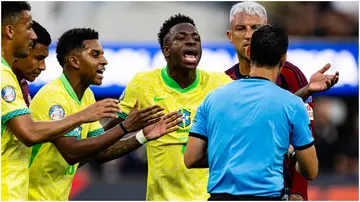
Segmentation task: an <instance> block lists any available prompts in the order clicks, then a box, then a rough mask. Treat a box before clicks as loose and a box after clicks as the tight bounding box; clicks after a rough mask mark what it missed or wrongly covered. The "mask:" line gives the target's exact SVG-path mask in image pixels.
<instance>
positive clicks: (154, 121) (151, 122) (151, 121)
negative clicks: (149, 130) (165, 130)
mask: <svg viewBox="0 0 360 202" xmlns="http://www.w3.org/2000/svg"><path fill="white" fill-rule="evenodd" d="M160 120H161V118H160V117H159V118H157V119H152V120H150V121H148V122H147V123H146V126H148V125H151V124H154V123H157V122H159V121H160Z"/></svg>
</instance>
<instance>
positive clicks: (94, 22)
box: [30, 1, 359, 200]
mask: <svg viewBox="0 0 360 202" xmlns="http://www.w3.org/2000/svg"><path fill="white" fill-rule="evenodd" d="M30 3H31V5H32V8H33V10H32V13H33V19H35V20H37V21H38V22H39V23H40V24H42V25H44V27H45V28H47V29H48V31H49V32H50V34H51V36H52V39H53V41H54V43H53V44H52V46H51V49H50V56H49V58H48V59H47V60H46V62H47V70H46V71H45V72H43V73H42V75H41V76H40V77H39V78H38V80H37V81H36V82H34V83H32V84H31V85H30V88H31V94H32V95H33V94H34V93H36V92H37V90H38V89H39V88H40V87H41V86H42V85H43V84H44V83H47V82H49V81H51V80H53V79H55V78H57V77H58V76H59V75H60V73H61V71H62V69H61V67H60V66H59V64H58V63H57V60H56V57H55V50H54V48H55V44H56V41H57V38H58V37H59V36H60V35H61V34H62V33H63V32H64V31H66V30H68V29H71V28H75V27H91V28H93V29H95V30H97V31H99V33H100V40H101V42H102V44H103V46H104V49H105V56H106V57H107V60H108V61H109V65H108V66H107V68H106V71H105V73H104V77H105V78H104V81H103V85H102V86H101V87H94V88H93V90H94V92H95V95H96V97H97V99H102V98H104V97H114V98H118V97H119V96H120V94H121V92H122V90H123V89H124V87H125V86H126V84H127V82H129V81H130V79H131V78H132V77H133V76H134V75H135V73H136V72H139V71H144V70H149V69H153V68H161V67H163V66H164V64H165V61H164V59H163V56H162V54H161V52H160V49H159V45H158V43H157V32H158V30H159V29H160V27H161V25H162V23H163V21H164V20H166V19H168V18H169V17H170V16H172V15H174V14H176V13H179V12H180V13H182V14H186V15H189V16H190V17H192V18H193V19H194V20H195V23H196V25H197V27H198V30H199V32H200V35H201V37H202V42H203V56H202V60H201V62H200V68H203V69H206V70H209V71H224V70H226V69H227V68H229V67H230V66H231V65H233V64H235V63H236V62H237V58H236V55H235V52H234V51H233V49H232V47H231V46H230V44H229V43H228V41H227V38H226V35H225V31H226V29H227V28H228V24H229V11H230V8H231V6H232V5H233V4H235V3H236V2H106V1H101V2H97V1H93V2H85V1H81V2H66V1H56V2H51V1H48V2H30ZM261 3H262V4H263V5H264V6H265V7H266V9H267V12H268V16H269V22H270V23H275V24H279V25H281V26H283V27H284V28H286V30H287V31H288V33H289V35H290V36H291V41H290V47H289V51H288V60H289V61H291V62H292V63H294V64H295V65H297V66H298V67H299V68H300V69H301V70H302V71H303V72H304V73H305V75H306V76H307V78H308V79H309V78H310V75H311V74H312V73H314V72H315V71H317V70H318V69H320V68H321V67H323V65H325V64H326V63H327V62H330V63H331V64H332V67H331V69H330V71H329V73H334V72H335V71H339V72H340V81H339V83H338V84H337V85H336V87H334V88H333V89H332V90H330V91H328V92H326V93H321V94H317V95H315V96H314V99H315V104H316V106H315V107H316V108H315V115H314V116H315V124H316V126H315V127H316V131H315V135H316V137H315V139H316V143H315V144H316V147H317V152H318V158H319V162H320V174H319V177H318V178H317V179H316V180H315V181H314V182H311V183H310V188H309V197H310V200H359V198H358V197H359V160H358V156H359V113H358V112H359V104H358V103H359V68H358V65H359V59H358V56H359V50H358V48H359V47H358V46H359V44H358V35H359V31H358V30H359V20H358V19H359V16H358V15H359V3H358V2H356V1H352V2H345V1H341V2H340V1H338V2H336V1H334V2H261ZM146 173H147V164H146V154H145V147H142V148H140V149H138V150H137V151H135V152H133V153H131V154H129V155H127V156H125V157H123V158H121V159H118V160H115V161H112V162H109V163H107V164H104V165H98V164H96V163H93V162H91V163H89V164H88V165H87V166H84V167H83V168H81V169H79V170H78V172H77V174H76V178H75V180H74V184H73V190H72V193H71V199H72V200H145V191H146Z"/></svg>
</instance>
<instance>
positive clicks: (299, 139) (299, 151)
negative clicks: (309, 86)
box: [290, 101, 319, 180]
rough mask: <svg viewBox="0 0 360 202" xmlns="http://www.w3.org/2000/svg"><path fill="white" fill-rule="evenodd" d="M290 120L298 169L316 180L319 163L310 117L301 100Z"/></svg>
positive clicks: (309, 178) (302, 173)
mask: <svg viewBox="0 0 360 202" xmlns="http://www.w3.org/2000/svg"><path fill="white" fill-rule="evenodd" d="M290 121H291V126H292V131H291V132H292V135H291V140H290V143H291V145H293V147H294V149H295V155H296V158H297V163H296V165H295V168H296V171H297V172H299V173H300V174H301V175H302V176H304V177H305V178H307V179H308V180H314V179H315V178H316V176H317V175H318V166H319V163H318V159H317V156H316V150H315V146H314V138H313V136H312V134H311V126H310V119H309V117H308V114H307V111H306V109H305V107H304V105H303V103H302V102H301V101H299V102H298V103H297V108H296V109H295V110H294V113H293V116H292V118H291V119H290Z"/></svg>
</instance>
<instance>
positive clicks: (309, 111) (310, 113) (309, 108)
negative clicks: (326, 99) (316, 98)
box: [305, 103, 314, 120]
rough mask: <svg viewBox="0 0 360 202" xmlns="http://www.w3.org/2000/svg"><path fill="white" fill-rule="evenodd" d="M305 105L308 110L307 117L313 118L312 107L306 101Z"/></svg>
mask: <svg viewBox="0 0 360 202" xmlns="http://www.w3.org/2000/svg"><path fill="white" fill-rule="evenodd" d="M305 107H306V110H307V112H308V115H309V119H310V120H314V111H313V109H312V107H311V106H310V105H309V104H308V103H305Z"/></svg>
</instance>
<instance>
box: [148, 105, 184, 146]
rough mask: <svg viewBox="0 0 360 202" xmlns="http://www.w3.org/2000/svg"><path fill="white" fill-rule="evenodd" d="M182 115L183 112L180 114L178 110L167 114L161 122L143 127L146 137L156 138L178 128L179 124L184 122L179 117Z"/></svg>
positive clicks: (149, 138)
mask: <svg viewBox="0 0 360 202" xmlns="http://www.w3.org/2000/svg"><path fill="white" fill-rule="evenodd" d="M181 116H182V114H178V113H177V112H176V111H175V112H171V113H169V114H166V115H165V116H163V117H162V118H161V120H160V121H159V122H157V123H154V124H152V125H149V126H147V127H145V128H144V129H143V132H144V136H145V138H146V139H147V140H148V141H150V140H155V139H157V138H159V137H162V136H163V135H165V134H168V133H171V132H174V131H176V130H178V129H179V126H177V125H178V124H179V123H181V122H182V120H181V119H179V118H180V117H181Z"/></svg>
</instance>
